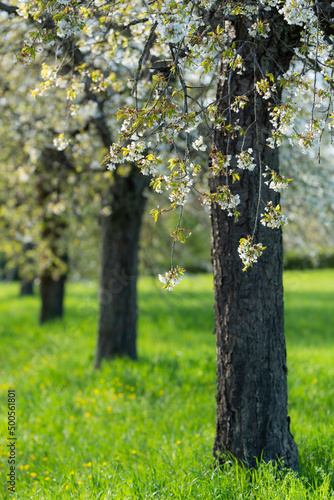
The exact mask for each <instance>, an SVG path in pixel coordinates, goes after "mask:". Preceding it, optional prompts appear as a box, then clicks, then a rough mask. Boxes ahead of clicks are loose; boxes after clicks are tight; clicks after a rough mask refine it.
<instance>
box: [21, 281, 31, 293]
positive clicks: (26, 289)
mask: <svg viewBox="0 0 334 500" xmlns="http://www.w3.org/2000/svg"><path fill="white" fill-rule="evenodd" d="M20 295H21V297H24V296H26V295H28V296H29V295H34V280H30V281H23V280H21V290H20Z"/></svg>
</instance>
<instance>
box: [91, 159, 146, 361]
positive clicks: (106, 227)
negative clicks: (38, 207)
mask: <svg viewBox="0 0 334 500" xmlns="http://www.w3.org/2000/svg"><path fill="white" fill-rule="evenodd" d="M148 185H149V179H148V178H147V177H146V176H143V175H142V174H141V173H140V172H139V169H138V167H137V166H133V167H132V168H131V172H130V173H129V174H128V175H127V176H126V177H122V176H120V175H118V174H115V177H114V182H113V184H112V186H111V193H110V194H111V204H110V206H111V210H112V213H111V214H110V215H109V216H103V217H102V220H101V225H102V259H101V261H102V263H101V266H102V268H101V279H100V317H99V332H98V344H97V351H96V361H95V367H96V368H98V367H99V366H100V364H101V361H102V359H110V358H113V357H115V356H128V357H129V358H131V359H136V358H137V343H136V338H137V273H138V248H139V236H140V228H141V222H142V215H143V211H144V207H145V202H146V197H145V196H144V195H143V191H144V189H145V188H146V187H147V186H148Z"/></svg>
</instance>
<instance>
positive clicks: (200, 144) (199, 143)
mask: <svg viewBox="0 0 334 500" xmlns="http://www.w3.org/2000/svg"><path fill="white" fill-rule="evenodd" d="M193 148H194V149H196V151H206V145H205V144H204V140H203V137H202V136H201V135H200V136H199V138H198V139H196V141H194V142H193Z"/></svg>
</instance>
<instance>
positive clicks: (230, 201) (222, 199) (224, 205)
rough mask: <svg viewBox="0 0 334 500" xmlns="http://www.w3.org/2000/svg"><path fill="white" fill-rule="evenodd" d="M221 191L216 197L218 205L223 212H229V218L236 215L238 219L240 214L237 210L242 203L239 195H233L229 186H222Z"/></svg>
mask: <svg viewBox="0 0 334 500" xmlns="http://www.w3.org/2000/svg"><path fill="white" fill-rule="evenodd" d="M220 191H221V192H220V193H219V194H218V195H217V197H216V200H215V201H216V203H217V204H218V205H219V206H220V208H221V209H222V210H227V213H228V216H229V217H232V216H233V215H234V216H235V217H236V218H238V216H239V212H238V211H237V209H236V208H237V206H238V205H239V203H240V196H239V195H238V194H235V195H233V194H232V193H231V191H230V189H229V188H228V186H221V187H220Z"/></svg>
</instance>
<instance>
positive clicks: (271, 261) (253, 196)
mask: <svg viewBox="0 0 334 500" xmlns="http://www.w3.org/2000/svg"><path fill="white" fill-rule="evenodd" d="M266 16H267V19H270V20H271V31H270V38H269V39H266V40H265V41H264V43H265V45H263V43H262V42H261V41H259V42H258V43H257V44H254V43H250V42H251V40H249V43H246V44H244V45H243V46H242V42H240V43H239V42H237V49H239V50H240V54H241V55H242V57H243V58H244V59H245V61H246V62H245V64H246V71H245V72H243V73H242V74H241V75H238V74H237V73H236V72H234V73H233V76H232V79H231V81H230V87H229V82H228V81H225V83H223V82H222V81H221V80H220V83H219V84H218V87H217V98H218V99H220V104H219V106H220V110H221V112H222V114H224V115H225V116H226V109H227V108H228V106H229V104H230V102H233V101H234V98H233V96H240V95H246V96H247V97H248V98H249V102H248V104H247V105H246V107H245V108H244V109H243V110H240V112H239V113H238V114H236V113H232V115H231V120H232V123H233V122H234V121H235V120H236V119H239V123H240V125H241V127H242V128H243V129H244V130H246V129H248V131H247V135H246V139H245V142H244V144H242V143H243V140H244V137H243V136H240V135H239V136H235V137H234V138H233V137H232V138H230V139H228V137H227V136H226V135H224V134H223V133H221V132H219V131H216V132H215V146H216V147H217V149H218V150H219V151H222V152H223V154H231V155H232V157H233V155H235V154H239V153H240V151H241V150H247V149H248V148H253V151H254V153H253V154H254V158H255V160H256V163H257V164H258V166H257V167H256V169H255V171H254V172H248V171H240V182H236V183H235V185H233V186H232V187H231V190H232V192H234V194H235V193H239V194H240V198H241V204H240V205H239V207H238V208H239V211H240V212H241V217H240V219H239V221H238V222H236V223H235V222H234V218H232V217H228V216H227V213H226V211H224V210H221V208H220V207H219V206H217V205H214V206H213V207H212V212H211V220H212V243H213V253H212V257H213V270H214V289H215V332H216V336H217V420H216V436H215V442H214V449H213V453H214V456H216V457H219V458H220V459H221V460H222V459H223V458H222V457H223V456H224V454H226V453H227V452H228V453H232V454H233V455H234V456H235V457H236V458H237V459H239V460H240V461H242V462H244V463H245V464H246V465H248V466H255V465H256V461H257V460H259V459H261V458H263V459H264V460H265V461H271V460H277V459H278V458H279V459H283V460H284V462H285V465H286V466H287V467H291V468H293V469H296V468H298V451H297V447H296V445H295V443H294V440H293V437H292V435H291V433H290V425H289V424H290V419H289V417H288V411H287V365H286V348H285V337H284V317H283V312H284V311H283V285H282V271H283V249H282V235H281V230H279V229H271V228H267V227H264V226H263V225H261V224H258V225H257V229H256V232H255V238H254V240H255V242H262V243H263V244H264V245H265V246H266V247H267V248H266V250H265V251H264V253H263V255H262V256H261V257H260V259H259V262H258V263H256V264H255V265H254V267H253V268H250V269H248V270H247V272H242V267H243V266H242V262H241V260H240V258H239V256H238V252H237V248H238V245H239V240H240V238H244V237H247V235H249V234H250V235H252V232H253V229H254V224H255V221H256V217H257V208H258V198H259V183H261V185H262V186H261V204H260V210H259V214H258V215H260V214H261V213H263V212H264V206H265V205H266V204H267V202H268V201H269V200H273V204H274V205H276V204H278V203H279V196H278V194H277V193H274V191H272V190H269V188H268V187H267V186H266V185H265V184H264V182H263V181H264V178H263V176H262V175H261V172H259V162H258V161H257V159H258V155H259V156H260V158H261V162H262V166H263V171H264V167H265V165H268V166H269V167H270V168H271V169H273V170H276V171H278V168H279V164H278V152H277V150H273V149H269V148H268V147H266V139H267V138H268V137H269V136H270V130H271V124H270V121H269V120H270V116H269V106H268V105H269V102H270V101H269V102H268V101H266V100H263V99H262V98H261V97H260V96H259V95H258V94H255V93H254V78H255V81H257V80H260V79H261V78H262V77H263V76H262V74H261V72H260V71H259V67H261V68H262V71H263V72H264V73H266V72H268V73H272V74H273V75H274V76H275V77H276V78H277V76H278V75H279V74H281V73H282V72H283V71H286V70H287V69H288V64H289V61H290V59H291V57H292V55H293V54H292V52H291V51H290V50H289V48H288V47H289V46H291V45H294V46H297V45H298V40H299V32H298V29H297V30H296V29H295V28H294V29H292V28H291V27H288V26H286V24H285V22H284V20H283V19H282V17H281V16H279V15H278V13H277V11H274V10H273V11H271V13H270V14H268V13H267V14H266ZM247 27H248V26H247V24H246V23H245V24H243V22H241V21H238V22H237V23H236V24H235V25H234V26H233V28H232V27H231V29H230V36H231V37H233V38H234V39H235V40H243V41H245V40H247V39H248V38H249V35H248V32H247ZM221 69H222V71H223V70H224V65H223V63H222V67H221ZM229 90H230V96H231V101H229V99H228V97H226V96H227V95H228V92H229ZM254 100H256V102H255V103H254ZM271 103H272V101H271ZM255 104H256V105H255ZM255 122H256V123H257V126H255ZM235 167H236V165H233V164H232V168H235ZM225 183H226V180H224V179H223V178H222V177H221V178H217V177H213V178H212V179H211V181H210V189H211V192H216V189H217V186H218V185H222V184H225Z"/></svg>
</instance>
